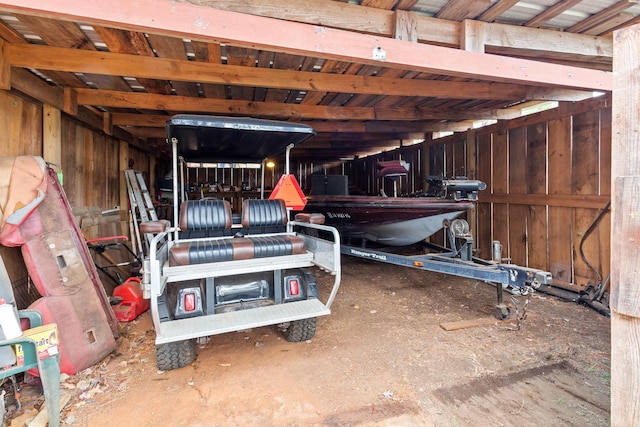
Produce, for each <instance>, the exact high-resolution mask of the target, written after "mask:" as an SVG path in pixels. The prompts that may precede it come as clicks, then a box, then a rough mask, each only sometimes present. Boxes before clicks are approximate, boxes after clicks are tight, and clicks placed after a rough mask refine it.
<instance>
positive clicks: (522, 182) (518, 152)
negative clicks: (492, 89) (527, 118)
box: [493, 127, 528, 265]
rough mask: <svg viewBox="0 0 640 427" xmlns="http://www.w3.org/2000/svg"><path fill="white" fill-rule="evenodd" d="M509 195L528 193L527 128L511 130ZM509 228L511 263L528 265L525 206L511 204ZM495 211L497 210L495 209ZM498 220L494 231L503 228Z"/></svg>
mask: <svg viewBox="0 0 640 427" xmlns="http://www.w3.org/2000/svg"><path fill="white" fill-rule="evenodd" d="M508 145H509V147H508V149H509V173H508V177H509V193H510V194H513V193H515V194H524V193H526V192H527V128H526V127H520V128H516V129H511V130H509V134H508ZM508 209H509V212H508V219H509V221H508V225H506V226H507V227H508V230H509V240H508V241H509V250H508V252H507V254H508V257H509V258H511V262H513V263H515V264H520V265H527V247H526V245H527V217H528V210H527V208H526V206H524V205H514V204H509V208H508ZM494 211H495V209H494ZM501 226H502V224H500V223H498V219H494V225H493V227H494V230H495V229H497V228H499V227H501Z"/></svg>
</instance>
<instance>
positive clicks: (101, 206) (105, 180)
mask: <svg viewBox="0 0 640 427" xmlns="http://www.w3.org/2000/svg"><path fill="white" fill-rule="evenodd" d="M0 122H1V123H2V129H4V132H0V156H19V155H36V156H42V155H43V132H44V130H43V107H42V105H41V104H38V103H34V102H32V101H30V100H27V99H25V98H23V97H21V96H18V95H16V94H14V93H11V92H8V91H0ZM61 134H62V138H61V139H62V147H61V153H62V164H61V165H59V166H61V168H62V172H63V176H64V184H63V187H64V189H65V194H66V196H67V198H68V200H69V202H70V204H71V206H72V208H74V210H75V209H77V208H78V209H83V208H91V209H93V210H95V209H97V210H98V212H99V211H101V210H106V209H112V208H114V207H116V206H118V205H120V204H121V202H120V200H121V197H120V191H121V190H120V182H121V181H120V180H121V179H122V180H123V179H124V175H122V176H121V172H120V171H121V170H122V169H123V168H122V165H120V162H121V160H120V150H121V148H120V141H119V140H117V139H115V138H113V137H110V136H107V135H105V134H104V133H102V132H97V131H94V130H90V129H87V128H86V127H84V126H82V125H80V124H79V123H77V122H75V121H74V120H72V119H71V118H69V117H68V116H66V115H64V114H63V115H62V123H61ZM125 147H127V148H126V149H127V153H126V154H125V155H124V157H126V158H127V159H129V158H132V159H134V161H135V166H136V168H138V167H139V168H140V170H143V171H145V173H147V174H148V173H149V168H150V164H151V159H150V156H149V155H148V154H146V153H144V152H143V151H141V150H139V149H137V148H136V147H135V146H132V145H128V144H126V143H125ZM123 208H124V209H127V207H126V206H124V207H123ZM116 218H120V217H119V216H116ZM101 223H102V221H101ZM93 229H94V230H95V232H96V233H97V234H98V235H104V234H102V233H103V231H105V230H112V229H113V227H111V226H108V227H107V228H106V229H103V228H102V227H101V226H97V227H94V228H93ZM116 230H118V234H120V230H121V228H120V227H116ZM89 237H97V236H93V235H91V236H89ZM0 255H2V258H3V260H4V263H5V265H6V267H7V270H8V273H9V276H10V277H11V279H12V283H13V284H14V287H16V286H17V288H16V289H15V291H16V296H17V297H19V296H20V295H19V294H20V293H21V292H22V291H23V289H21V288H22V287H24V288H25V289H27V288H28V275H27V271H26V268H25V266H24V262H23V260H22V254H21V252H20V248H7V247H2V246H0ZM23 285H24V286H23ZM19 301H27V300H26V299H24V298H21V299H19ZM28 302H29V301H27V303H28Z"/></svg>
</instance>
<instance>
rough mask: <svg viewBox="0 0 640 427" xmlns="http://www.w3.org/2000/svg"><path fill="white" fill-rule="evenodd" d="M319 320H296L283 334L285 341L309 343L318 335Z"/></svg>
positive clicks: (314, 318)
mask: <svg viewBox="0 0 640 427" xmlns="http://www.w3.org/2000/svg"><path fill="white" fill-rule="evenodd" d="M317 324H318V319H317V318H316V317H310V318H308V319H301V320H294V321H293V322H291V323H289V327H288V328H287V329H285V330H284V332H283V333H282V334H283V335H284V339H286V340H287V341H289V342H301V341H307V340H310V339H311V338H313V337H314V335H315V334H316V327H317Z"/></svg>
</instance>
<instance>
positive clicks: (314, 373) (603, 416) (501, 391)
mask: <svg viewBox="0 0 640 427" xmlns="http://www.w3.org/2000/svg"><path fill="white" fill-rule="evenodd" d="M343 269H344V271H343V283H342V287H341V289H340V293H339V295H338V297H337V298H336V300H335V303H334V305H333V307H332V314H331V315H330V316H327V317H323V318H321V319H319V321H318V332H317V334H316V336H315V337H314V338H313V339H312V340H310V341H307V342H303V343H288V342H287V341H285V340H284V339H283V338H282V337H281V335H280V333H279V332H278V331H277V329H276V328H275V327H265V328H259V329H253V330H247V331H242V332H237V333H230V334H226V335H221V336H216V337H213V338H212V339H211V340H210V341H209V342H207V343H206V344H204V345H201V346H200V347H199V349H198V357H197V359H196V361H195V362H194V363H193V364H192V365H190V366H187V367H185V368H182V369H178V370H174V371H168V372H159V371H157V369H156V366H155V355H154V332H153V329H152V326H151V322H150V318H149V315H148V313H147V314H144V315H143V316H141V317H140V318H138V319H137V320H136V321H134V322H130V323H127V324H122V326H123V336H122V337H121V338H120V339H119V348H118V351H117V352H116V353H115V354H113V355H111V356H109V357H108V358H107V359H106V360H105V361H104V362H103V363H101V364H100V365H96V366H94V367H93V368H91V369H88V370H86V371H84V372H82V373H79V374H77V375H75V376H73V377H70V378H68V379H66V380H65V381H64V383H63V390H64V391H66V392H68V393H70V394H71V396H72V397H71V400H70V402H69V403H68V404H67V406H66V408H65V409H64V410H63V412H62V422H63V425H71V426H92V427H100V426H105V427H107V426H108V427H112V426H140V427H142V426H158V425H163V426H244V425H256V426H362V425H365V426H552V425H553V426H607V425H609V424H610V421H609V419H610V414H609V407H610V381H609V379H610V344H609V343H610V322H609V319H608V318H606V317H603V316H601V315H599V314H598V313H596V312H595V311H593V310H591V309H589V308H586V307H583V306H580V305H577V304H573V303H565V302H561V301H559V300H557V299H555V298H554V297H550V296H545V295H542V294H535V295H534V296H533V297H532V298H531V300H530V303H529V304H528V306H527V313H528V314H529V316H528V317H527V319H525V320H524V321H522V322H521V323H520V329H519V330H515V329H516V328H515V326H516V323H502V324H495V325H493V324H492V325H488V326H478V327H473V328H467V329H460V330H454V331H445V330H444V329H443V328H442V327H441V323H442V322H453V321H460V320H472V319H491V318H492V316H493V312H494V305H495V288H493V287H491V286H489V285H487V284H484V283H475V282H473V281H470V280H461V279H457V278H453V277H451V276H445V275H440V274H434V273H427V272H423V271H419V270H413V269H409V268H402V267H394V266H389V265H385V264H380V263H375V262H372V261H366V260H360V259H354V258H348V257H344V258H343ZM321 283H323V282H321ZM324 283H325V284H326V286H329V285H330V283H331V281H330V280H326V278H325V280H324ZM326 286H325V287H326ZM323 291H324V292H327V289H323ZM519 300H520V304H522V303H523V302H524V300H525V298H524V297H519ZM494 320H495V319H494ZM24 417H25V416H24V415H23V417H22V418H24Z"/></svg>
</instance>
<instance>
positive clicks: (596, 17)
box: [567, 0, 638, 33]
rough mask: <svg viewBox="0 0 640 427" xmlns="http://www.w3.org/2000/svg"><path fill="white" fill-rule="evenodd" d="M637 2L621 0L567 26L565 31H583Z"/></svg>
mask: <svg viewBox="0 0 640 427" xmlns="http://www.w3.org/2000/svg"><path fill="white" fill-rule="evenodd" d="M637 4H638V0H621V1H619V2H617V3H616V4H614V5H611V6H609V7H608V8H606V9H604V10H602V11H600V12H598V13H596V14H593V15H591V16H590V17H588V18H587V19H585V20H583V21H580V22H578V23H577V24H575V25H573V26H571V27H569V28H568V29H567V31H569V32H573V33H584V32H585V31H587V30H589V29H591V28H593V27H595V26H597V25H600V24H602V23H603V22H605V21H608V20H609V19H611V18H612V17H613V16H615V15H616V14H618V13H620V12H622V11H625V10H627V9H629V8H630V7H632V6H635V5H637Z"/></svg>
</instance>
